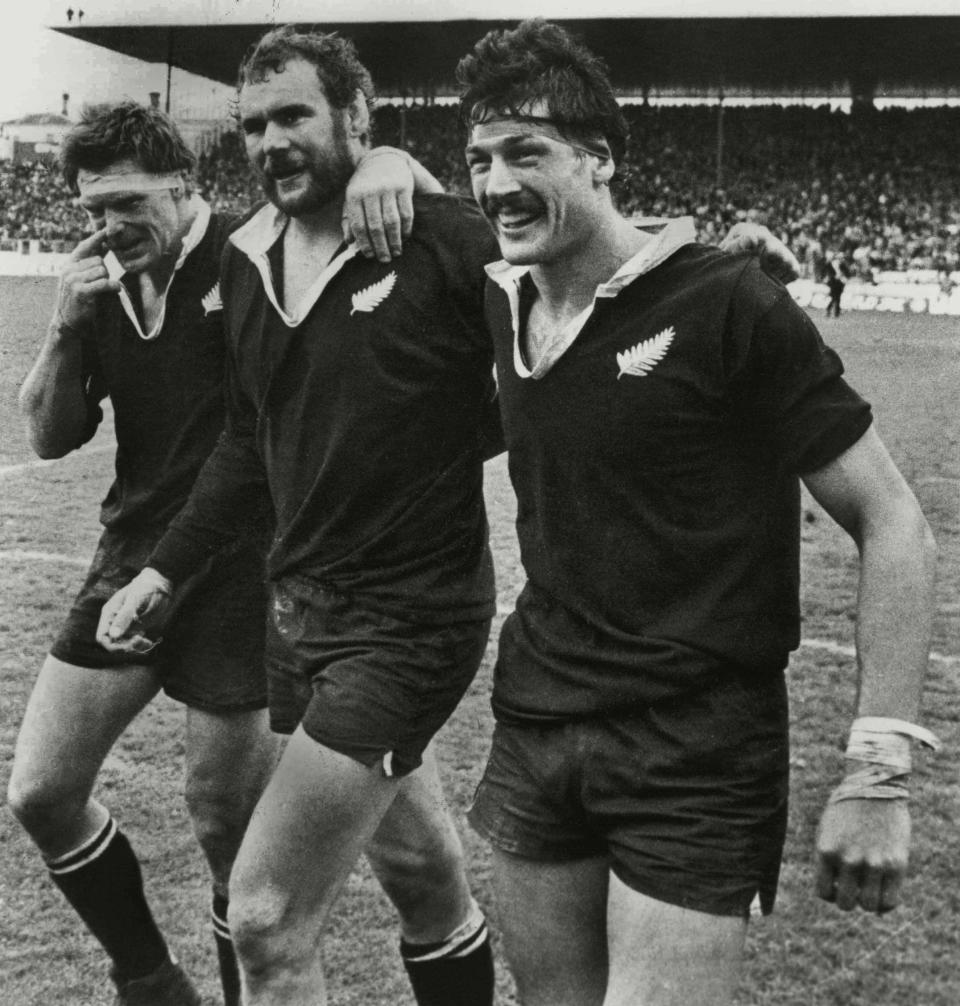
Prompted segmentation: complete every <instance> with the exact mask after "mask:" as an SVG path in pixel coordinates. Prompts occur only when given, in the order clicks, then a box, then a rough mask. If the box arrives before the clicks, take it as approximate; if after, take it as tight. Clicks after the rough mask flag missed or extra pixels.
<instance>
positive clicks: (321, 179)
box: [263, 121, 356, 217]
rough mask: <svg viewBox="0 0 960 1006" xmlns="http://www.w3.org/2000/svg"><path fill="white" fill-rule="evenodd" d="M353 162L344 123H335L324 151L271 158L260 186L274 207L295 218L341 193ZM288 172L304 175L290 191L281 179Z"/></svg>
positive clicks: (348, 177)
mask: <svg viewBox="0 0 960 1006" xmlns="http://www.w3.org/2000/svg"><path fill="white" fill-rule="evenodd" d="M355 167H356V165H355V163H354V159H353V156H352V155H351V152H350V148H349V146H348V144H347V136H346V129H345V127H344V125H343V123H341V122H338V121H335V122H334V136H333V142H332V143H331V145H330V147H329V148H328V149H326V150H313V151H312V152H311V153H310V154H309V155H307V156H304V155H300V156H299V157H298V156H297V155H296V154H294V155H293V156H290V155H285V156H283V157H282V158H280V157H272V158H270V159H268V161H267V163H266V164H265V165H264V173H263V189H264V192H265V194H266V196H267V198H268V199H269V200H270V202H271V203H273V205H274V206H276V207H277V209H279V210H282V211H283V212H284V213H286V214H287V216H290V217H298V216H304V215H306V214H308V213H316V212H318V211H319V210H322V209H323V208H324V207H326V206H328V205H329V204H330V203H332V202H334V201H335V200H337V199H339V198H340V197H342V196H343V192H344V189H345V188H346V187H347V182H349V181H350V178H351V177H352V175H353V172H354V169H355ZM291 171H299V172H302V174H303V179H302V180H301V183H300V184H298V185H297V186H296V188H295V190H293V191H289V192H288V191H285V190H284V183H283V179H282V178H277V177H275V176H276V175H277V174H284V173H287V172H291Z"/></svg>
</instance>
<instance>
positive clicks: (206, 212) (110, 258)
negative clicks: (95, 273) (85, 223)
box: [103, 196, 210, 341]
mask: <svg viewBox="0 0 960 1006" xmlns="http://www.w3.org/2000/svg"><path fill="white" fill-rule="evenodd" d="M190 205H191V207H193V208H194V209H195V210H196V213H195V215H194V218H193V223H192V224H191V225H190V230H188V231H187V235H186V237H185V238H184V239H183V246H182V247H181V249H180V256H179V258H178V259H177V261H176V264H175V265H174V267H173V272H172V273H171V274H170V279H168V280H167V285H166V288H165V289H164V291H163V294H162V296H161V297H160V313H159V314H158V315H157V320H156V322H155V323H154V325H153V328H151V329H150V331H149V332H144V330H143V326H142V325H141V324H140V319H139V318H138V317H137V311H136V308H135V307H134V306H133V301H132V300H131V299H130V294H129V293H128V292H127V290H126V288H125V287H124V288H121V290H120V292H119V293H118V294H117V296H118V297H119V298H120V303H121V304H122V305H123V312H124V314H126V316H127V317H128V318H129V319H130V321H131V323H132V324H133V327H134V328H135V329H136V332H137V335H139V336H140V338H141V339H145V340H148V341H149V340H151V339H156V337H157V336H158V335H159V334H160V332H161V330H162V329H163V322H164V319H165V318H166V316H167V294H168V293H169V292H170V286H171V285H172V283H173V279H174V277H175V276H176V275H177V273H178V272H179V271H180V267H181V266H182V265H183V263H184V262H186V261H187V256H188V255H189V254H190V252H192V251H193V249H194V248H196V247H197V245H198V244H200V242H201V241H202V240H203V239H204V237H205V236H206V233H207V228H208V227H209V226H210V205H209V204H208V203H207V202H206V201H205V200H203V199H201V197H200V196H191V197H190ZM103 264H104V266H105V267H106V270H107V274H108V275H109V277H110V278H111V279H116V280H122V279H123V277H124V276H125V275H126V274H127V271H126V269H124V268H123V266H122V265H121V264H120V260H119V259H118V258H117V257H116V255H114V254H113V252H111V251H108V252H107V254H106V255H104V256H103Z"/></svg>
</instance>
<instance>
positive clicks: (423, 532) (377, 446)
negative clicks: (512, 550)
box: [150, 196, 496, 622]
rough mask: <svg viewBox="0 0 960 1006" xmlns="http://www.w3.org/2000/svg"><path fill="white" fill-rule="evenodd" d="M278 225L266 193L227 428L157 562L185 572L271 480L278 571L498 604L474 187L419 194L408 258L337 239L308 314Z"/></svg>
mask: <svg viewBox="0 0 960 1006" xmlns="http://www.w3.org/2000/svg"><path fill="white" fill-rule="evenodd" d="M282 226H283V218H282V216H281V215H279V214H278V212H277V211H276V210H275V209H274V208H273V207H270V206H266V207H264V208H263V209H261V210H260V211H259V213H258V214H257V215H256V216H255V217H253V218H252V219H251V221H250V222H249V223H248V224H247V225H244V226H243V227H241V228H240V229H239V230H238V231H237V233H236V235H235V236H234V238H233V241H232V242H231V244H230V245H228V247H227V250H226V252H225V255H224V261H223V278H222V283H223V293H224V305H225V312H226V320H227V326H226V327H227V332H228V336H227V338H228V352H229V360H230V362H229V368H228V373H229V379H228V386H229V403H228V416H227V431H226V434H225V436H224V438H223V439H222V441H221V443H220V444H219V445H218V448H217V450H216V451H215V452H214V454H213V456H212V457H211V460H210V463H209V464H208V465H207V467H206V468H205V469H204V471H203V473H202V474H201V477H200V479H199V481H198V484H197V487H196V491H195V493H194V495H193V498H192V499H191V502H190V504H189V506H188V507H187V509H186V510H185V512H184V513H183V514H182V515H181V517H180V518H179V519H178V520H177V521H175V522H174V525H173V526H172V528H171V531H170V533H169V534H168V535H167V536H166V538H165V539H164V541H163V542H162V543H161V545H160V547H159V548H158V550H157V552H156V553H155V554H154V556H153V557H152V559H151V562H150V565H153V566H155V567H156V568H158V569H159V570H160V571H161V572H164V573H166V574H167V575H169V576H171V578H173V579H174V580H178V579H180V578H181V577H182V576H183V575H184V574H185V573H186V572H188V571H189V569H190V568H191V566H192V564H193V563H195V562H196V560H197V557H198V555H202V554H204V553H206V552H209V550H210V549H212V548H215V547H216V546H217V542H218V541H221V540H222V539H223V538H224V536H226V535H229V534H230V533H231V529H232V528H235V527H236V526H237V524H238V522H240V521H242V520H243V518H244V508H243V507H244V505H246V508H247V510H249V509H251V508H255V507H256V506H257V505H258V504H257V501H258V500H261V501H262V500H263V491H264V489H266V491H267V492H268V493H269V498H270V502H271V503H272V507H273V510H274V514H275V520H276V533H275V536H274V539H273V543H272V547H271V550H270V554H269V557H268V576H269V577H270V578H271V579H282V578H284V577H287V576H291V575H303V576H307V577H309V578H311V579H314V580H316V581H319V582H322V583H327V584H330V585H333V586H335V587H337V588H338V589H340V590H342V591H345V592H351V593H358V594H362V595H363V596H364V597H365V598H366V599H367V600H368V603H371V604H375V605H379V606H380V607H381V608H383V609H385V610H390V611H396V612H400V613H411V614H414V615H416V617H418V618H420V619H427V620H434V621H438V622H439V621H450V620H459V619H464V618H475V617H486V616H488V615H490V614H491V613H492V611H493V608H494V593H493V572H492V563H491V560H490V556H489V551H488V549H487V544H486V539H487V525H486V516H485V512H484V504H483V493H482V470H483V469H482V444H481V439H480V430H481V428H482V426H483V424H484V420H485V418H486V417H487V415H488V413H489V410H490V408H491V407H493V408H495V404H494V403H493V382H492V363H493V357H492V348H491V344H490V339H489V336H488V335H487V332H486V330H485V326H484V320H483V283H484V273H483V265H484V263H486V262H489V261H490V260H491V258H493V257H494V256H495V254H496V246H495V244H494V242H493V239H492V236H491V234H490V231H489V229H488V227H487V226H486V224H485V223H484V221H483V219H482V218H481V217H480V215H479V213H478V212H477V211H476V210H475V209H474V208H473V207H472V206H471V205H469V204H467V203H466V202H465V201H463V200H460V199H457V198H455V197H451V196H428V197H418V198H417V199H416V220H415V224H414V229H413V233H412V235H411V237H410V238H408V239H407V240H406V242H405V244H404V249H403V254H402V256H401V257H400V258H398V259H394V260H393V261H392V262H390V263H388V264H383V263H380V262H376V261H372V260H368V259H365V258H363V257H361V256H360V255H358V254H354V253H353V251H352V248H351V249H348V250H346V251H343V252H341V254H340V255H338V256H336V257H335V258H334V260H333V262H332V263H330V264H329V265H328V266H327V267H326V269H325V270H321V269H318V284H315V287H316V289H315V290H314V294H315V296H314V297H313V298H312V301H311V299H310V298H308V301H307V304H306V306H305V307H304V309H303V317H296V316H294V314H293V309H290V310H287V306H286V305H283V306H282V307H281V305H280V304H279V302H278V297H277V296H276V294H275V292H274V291H273V273H272V269H271V264H270V256H269V255H268V251H269V250H270V248H271V247H272V246H273V245H275V244H276V243H277V242H278V241H280V240H282V239H281V237H280V235H281V234H282ZM258 231H259V233H258ZM237 245H240V246H242V247H245V248H246V251H241V250H240V247H237ZM297 310H299V308H297ZM238 504H239V505H238Z"/></svg>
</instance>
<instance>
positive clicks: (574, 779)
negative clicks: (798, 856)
mask: <svg viewBox="0 0 960 1006" xmlns="http://www.w3.org/2000/svg"><path fill="white" fill-rule="evenodd" d="M787 743H788V741H787V696H786V687H785V683H784V678H783V674H782V672H779V671H778V672H772V673H765V674H762V675H755V674H749V673H745V672H741V671H737V670H732V671H731V673H730V674H729V675H726V676H724V677H721V678H720V679H719V680H718V681H716V683H714V684H712V685H711V686H709V687H707V688H706V689H704V690H702V691H698V692H696V693H693V694H688V695H685V696H681V697H679V698H671V699H670V700H665V701H663V702H659V703H654V704H653V705H651V706H649V707H647V708H645V709H642V710H638V711H637V710H634V711H631V712H630V713H624V714H618V715H607V716H605V717H591V718H587V719H583V720H573V721H564V722H555V723H550V724H530V723H523V724H518V723H516V722H513V723H505V722H501V723H498V724H497V726H496V729H495V731H494V738H493V748H492V751H491V753H490V758H489V761H488V763H487V766H486V769H485V772H484V776H483V778H482V780H481V782H480V785H479V787H478V788H477V793H476V796H475V799H474V803H473V806H472V808H471V809H470V813H469V820H470V823H471V824H472V825H473V827H474V828H475V829H476V830H477V831H478V832H480V834H482V835H484V836H485V837H486V838H487V839H488V840H489V841H490V842H491V843H492V844H493V845H494V846H496V847H497V848H498V849H500V850H502V851H503V852H506V853H509V854H512V855H516V856H519V857H523V858H526V859H532V860H540V861H551V862H562V861H571V860H576V859H583V858H590V857H598V856H599V857H607V858H608V859H609V863H610V869H611V870H612V871H613V872H614V873H615V874H616V875H617V877H619V879H620V880H622V881H623V882H624V883H625V884H626V885H627V886H629V887H631V888H632V889H634V890H636V891H639V892H640V893H641V894H645V895H647V896H648V897H651V898H655V899H657V900H658V901H664V902H667V903H669V904H673V905H679V906H681V907H685V908H690V909H692V910H694V911H701V912H706V913H709V914H713V915H735V916H742V915H745V914H746V913H747V912H748V911H749V910H750V907H751V905H752V904H753V902H754V898H755V897H757V896H759V901H760V907H761V909H762V911H763V912H764V913H766V912H769V911H771V910H772V908H773V901H774V897H775V894H776V886H777V878H778V875H779V869H780V858H781V854H782V850H783V842H784V836H785V831H786V819H787V787H788V747H787Z"/></svg>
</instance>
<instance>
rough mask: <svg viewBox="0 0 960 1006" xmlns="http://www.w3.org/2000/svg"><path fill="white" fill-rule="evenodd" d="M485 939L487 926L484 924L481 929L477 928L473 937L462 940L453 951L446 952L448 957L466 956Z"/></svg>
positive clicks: (481, 944)
mask: <svg viewBox="0 0 960 1006" xmlns="http://www.w3.org/2000/svg"><path fill="white" fill-rule="evenodd" d="M486 939H487V927H486V925H484V927H483V928H482V929H479V930H477V932H476V933H474V935H473V937H472V938H471V939H469V940H464V942H463V943H462V944H461V945H460V948H459V949H458V950H456V951H455V952H454V953H451V954H448V955H447V956H448V957H451V958H456V957H467V956H469V955H470V954H472V953H473V952H474V950H476V949H477V947H480V946H483V944H484V943H485V942H486Z"/></svg>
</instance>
